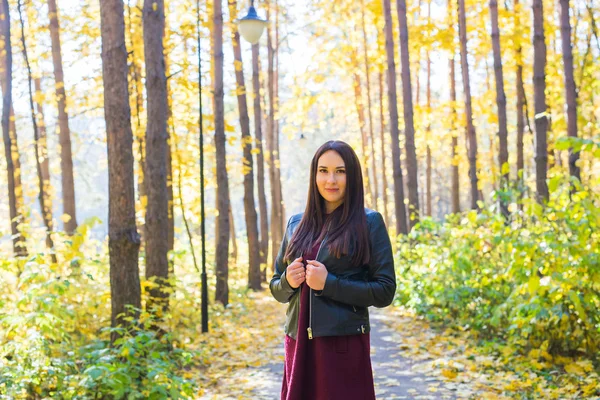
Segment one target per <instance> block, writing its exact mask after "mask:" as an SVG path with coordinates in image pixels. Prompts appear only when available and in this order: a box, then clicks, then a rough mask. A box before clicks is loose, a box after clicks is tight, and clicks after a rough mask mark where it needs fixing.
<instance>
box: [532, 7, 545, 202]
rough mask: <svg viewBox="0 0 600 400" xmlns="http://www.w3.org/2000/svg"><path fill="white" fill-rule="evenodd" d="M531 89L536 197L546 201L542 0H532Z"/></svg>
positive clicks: (540, 200)
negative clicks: (532, 95)
mask: <svg viewBox="0 0 600 400" xmlns="http://www.w3.org/2000/svg"><path fill="white" fill-rule="evenodd" d="M533 29H534V31H533V55H534V56H533V57H534V58H533V89H534V103H535V106H534V108H535V118H534V119H535V139H536V141H535V142H536V143H535V183H536V190H537V199H538V201H539V202H540V203H542V202H544V201H548V198H549V195H548V184H547V183H546V175H547V168H548V144H547V129H548V115H547V110H546V43H545V42H544V40H545V39H544V9H543V5H542V0H533Z"/></svg>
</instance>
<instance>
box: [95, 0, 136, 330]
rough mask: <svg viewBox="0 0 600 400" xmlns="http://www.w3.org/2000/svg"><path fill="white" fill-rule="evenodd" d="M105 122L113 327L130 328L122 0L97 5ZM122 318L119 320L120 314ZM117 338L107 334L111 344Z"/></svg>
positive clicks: (132, 286)
mask: <svg viewBox="0 0 600 400" xmlns="http://www.w3.org/2000/svg"><path fill="white" fill-rule="evenodd" d="M100 22H101V33H102V77H103V81H104V119H105V121H106V136H107V149H108V190H109V197H108V199H109V200H108V219H109V222H108V248H109V254H110V293H111V305H112V314H111V326H112V327H117V326H118V325H122V326H124V327H128V326H130V324H131V320H129V318H128V317H133V318H137V317H138V315H139V314H138V312H137V311H136V310H130V309H128V308H127V307H126V306H127V305H131V306H133V307H135V308H137V309H139V308H140V307H141V288H140V276H139V268H138V251H139V246H140V237H139V235H138V233H137V230H136V225H135V193H134V179H133V149H132V145H133V134H132V132H131V111H130V108H129V93H128V87H127V49H126V48H125V21H124V18H123V1H122V0H102V1H100ZM122 313H124V314H123V315H121V316H119V315H120V314H122ZM118 336H119V335H117V333H116V332H113V333H112V334H111V341H112V342H114V341H115V339H117V337H118Z"/></svg>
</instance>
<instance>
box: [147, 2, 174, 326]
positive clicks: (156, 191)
mask: <svg viewBox="0 0 600 400" xmlns="http://www.w3.org/2000/svg"><path fill="white" fill-rule="evenodd" d="M143 27H144V59H145V64H146V93H147V106H146V111H147V121H148V122H147V126H146V191H147V194H148V208H147V210H146V279H148V280H155V283H156V285H157V286H156V287H153V288H151V289H150V291H149V293H150V299H149V301H148V303H147V304H146V309H147V310H148V311H151V310H152V309H153V308H154V307H159V308H160V309H162V310H166V309H167V307H168V303H169V302H168V297H169V295H168V291H167V290H166V289H167V285H168V282H167V279H168V277H169V264H168V260H167V252H168V251H169V203H168V192H167V153H168V145H167V140H168V136H167V79H166V75H165V59H164V51H163V35H164V27H165V14H164V2H163V0H145V1H144V8H143ZM157 311H159V310H157ZM159 315H160V314H159Z"/></svg>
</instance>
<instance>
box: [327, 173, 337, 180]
mask: <svg viewBox="0 0 600 400" xmlns="http://www.w3.org/2000/svg"><path fill="white" fill-rule="evenodd" d="M327 182H335V174H329V176H328V177H327Z"/></svg>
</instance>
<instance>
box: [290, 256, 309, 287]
mask: <svg viewBox="0 0 600 400" xmlns="http://www.w3.org/2000/svg"><path fill="white" fill-rule="evenodd" d="M285 279H287V281H288V283H289V284H290V286H291V287H292V289H296V288H297V287H299V286H300V285H301V284H302V282H304V280H305V272H304V265H303V264H302V257H298V258H296V259H295V260H294V262H292V263H291V264H290V265H288V266H287V268H286V270H285Z"/></svg>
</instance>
